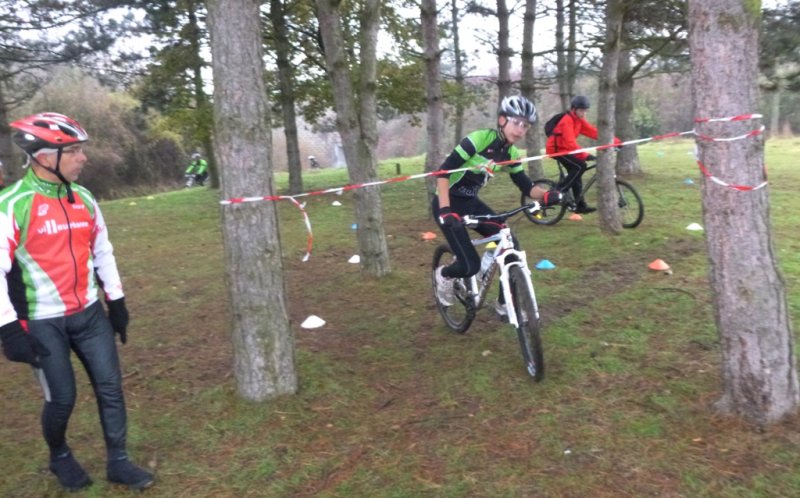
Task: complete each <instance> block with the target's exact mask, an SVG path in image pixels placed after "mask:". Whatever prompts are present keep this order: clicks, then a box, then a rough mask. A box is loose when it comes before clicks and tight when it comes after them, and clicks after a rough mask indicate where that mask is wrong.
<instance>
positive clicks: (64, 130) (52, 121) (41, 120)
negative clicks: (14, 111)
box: [9, 112, 89, 155]
mask: <svg viewBox="0 0 800 498" xmlns="http://www.w3.org/2000/svg"><path fill="white" fill-rule="evenodd" d="M9 126H10V127H12V128H14V129H16V130H17V131H16V133H14V142H15V143H16V144H17V145H19V146H20V147H21V148H22V150H24V151H25V152H27V153H28V154H30V155H33V154H35V153H36V152H39V151H41V150H42V149H53V150H58V149H63V148H64V147H67V146H69V145H73V144H79V143H83V142H86V141H87V140H89V134H88V133H86V130H84V129H83V127H82V126H81V125H80V123H78V122H77V121H75V120H74V119H72V118H70V117H67V116H64V115H63V114H59V113H57V112H42V113H39V114H34V115H32V116H28V117H26V118H22V119H19V120H17V121H14V122H13V123H11V124H9Z"/></svg>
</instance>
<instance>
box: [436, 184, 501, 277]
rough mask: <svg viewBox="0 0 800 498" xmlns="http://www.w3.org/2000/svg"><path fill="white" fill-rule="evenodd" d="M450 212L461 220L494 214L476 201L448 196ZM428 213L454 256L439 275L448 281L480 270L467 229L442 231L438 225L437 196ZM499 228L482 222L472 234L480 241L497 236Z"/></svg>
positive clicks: (479, 262)
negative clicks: (466, 217) (482, 238)
mask: <svg viewBox="0 0 800 498" xmlns="http://www.w3.org/2000/svg"><path fill="white" fill-rule="evenodd" d="M450 209H451V210H452V211H453V212H454V213H457V214H458V215H459V216H462V217H463V216H464V215H467V214H472V215H475V214H495V213H494V211H492V208H490V207H489V206H487V205H486V204H485V203H484V202H483V201H482V200H480V199H478V198H477V197H457V196H451V197H450ZM431 212H432V213H433V219H434V220H435V221H436V224H437V225H439V229H440V230H441V231H442V234H443V235H444V237H445V239H447V243H448V244H449V245H450V248H451V249H452V250H453V254H454V255H455V256H456V262H455V263H453V264H452V265H450V266H447V267H445V268H443V269H442V275H443V276H445V277H448V278H466V277H471V276H472V275H475V274H476V273H478V271H479V270H480V269H481V256H480V255H479V254H478V251H477V250H476V249H475V246H473V245H472V240H471V239H470V236H469V232H467V229H466V228H464V226H458V227H456V228H452V227H446V226H442V225H441V224H440V223H439V196H434V197H433V202H432V203H431ZM502 227H503V225H501V224H500V223H496V222H486V223H481V224H480V225H478V226H477V227H475V228H474V230H475V231H476V232H478V233H479V234H481V235H482V236H484V237H489V236H491V235H495V234H496V233H497V232H499V231H500V229H501V228H502Z"/></svg>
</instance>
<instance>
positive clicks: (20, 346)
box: [0, 320, 50, 368]
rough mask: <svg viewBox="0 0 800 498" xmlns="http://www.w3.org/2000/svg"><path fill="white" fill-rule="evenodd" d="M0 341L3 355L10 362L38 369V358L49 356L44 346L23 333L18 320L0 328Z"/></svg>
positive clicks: (23, 330)
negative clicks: (25, 364)
mask: <svg viewBox="0 0 800 498" xmlns="http://www.w3.org/2000/svg"><path fill="white" fill-rule="evenodd" d="M0 340H2V342H3V354H4V355H5V356H6V358H8V359H9V360H11V361H17V362H20V363H27V364H29V365H32V366H34V367H36V368H39V357H41V356H50V351H49V350H48V349H47V348H46V347H45V346H44V344H42V343H41V342H39V340H38V339H37V338H35V337H33V336H32V335H30V334H29V333H27V332H25V329H23V328H22V324H21V323H20V322H19V320H14V321H13V322H11V323H7V324H5V325H3V326H2V327H0Z"/></svg>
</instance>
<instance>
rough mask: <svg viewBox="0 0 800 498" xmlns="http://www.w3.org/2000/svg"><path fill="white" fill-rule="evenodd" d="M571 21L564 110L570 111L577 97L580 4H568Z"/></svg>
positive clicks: (575, 2) (574, 2) (569, 24)
mask: <svg viewBox="0 0 800 498" xmlns="http://www.w3.org/2000/svg"><path fill="white" fill-rule="evenodd" d="M567 5H568V7H567V9H568V11H569V13H568V15H569V21H568V22H567V28H568V29H569V35H568V36H567V82H566V85H565V89H566V94H567V100H566V105H564V107H563V109H569V102H570V100H571V97H572V96H573V95H575V80H576V79H577V78H578V62H577V60H578V2H577V0H569V2H568V4H567Z"/></svg>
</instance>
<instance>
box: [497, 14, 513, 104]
mask: <svg viewBox="0 0 800 498" xmlns="http://www.w3.org/2000/svg"><path fill="white" fill-rule="evenodd" d="M509 17H510V14H509V12H508V6H507V5H506V0H497V24H498V28H497V104H498V106H497V107H500V102H502V101H503V98H504V97H507V96H509V95H511V57H512V56H513V55H514V49H512V48H511V45H510V43H509V36H510V35H509V27H508V23H509Z"/></svg>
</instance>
